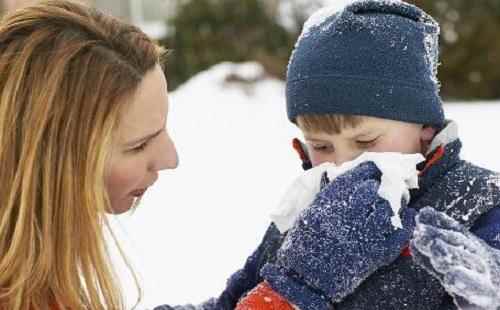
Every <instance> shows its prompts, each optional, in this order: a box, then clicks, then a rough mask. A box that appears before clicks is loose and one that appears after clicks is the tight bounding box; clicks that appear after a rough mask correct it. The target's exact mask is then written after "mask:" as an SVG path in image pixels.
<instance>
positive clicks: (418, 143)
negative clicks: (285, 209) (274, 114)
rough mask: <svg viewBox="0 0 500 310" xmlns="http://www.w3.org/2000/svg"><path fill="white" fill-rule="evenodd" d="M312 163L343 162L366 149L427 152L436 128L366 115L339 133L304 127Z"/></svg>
mask: <svg viewBox="0 0 500 310" xmlns="http://www.w3.org/2000/svg"><path fill="white" fill-rule="evenodd" d="M302 132H303V134H304V138H305V141H306V144H307V148H308V152H309V157H310V160H311V163H312V165H313V166H317V165H320V164H322V163H324V162H332V163H335V164H336V165H340V164H342V163H344V162H347V161H351V160H353V159H355V158H356V157H358V156H359V155H361V154H362V153H364V152H398V153H404V154H415V153H421V154H425V152H426V150H427V148H428V146H429V144H430V142H431V140H432V138H433V137H434V134H435V129H433V128H432V127H425V128H424V126H422V125H419V124H413V123H406V122H399V121H393V120H388V119H382V118H376V117H363V121H362V122H361V123H360V124H359V125H358V126H356V127H355V128H344V129H343V130H342V131H341V132H340V133H339V134H328V133H324V132H306V131H304V130H302Z"/></svg>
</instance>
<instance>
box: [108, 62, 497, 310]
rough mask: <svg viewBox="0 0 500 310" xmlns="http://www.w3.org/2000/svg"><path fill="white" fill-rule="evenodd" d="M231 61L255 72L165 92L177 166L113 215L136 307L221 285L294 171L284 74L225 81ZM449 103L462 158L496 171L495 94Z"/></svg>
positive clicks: (203, 293) (212, 77) (252, 243)
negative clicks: (140, 293) (136, 282)
mask: <svg viewBox="0 0 500 310" xmlns="http://www.w3.org/2000/svg"><path fill="white" fill-rule="evenodd" d="M235 70H243V72H244V74H250V75H256V76H258V75H259V68H258V67H255V66H253V65H252V64H249V65H248V66H247V67H244V68H243V69H242V68H241V67H232V66H231V65H230V64H222V65H218V66H216V67H215V68H212V69H211V70H209V71H208V72H204V73H202V74H200V75H198V76H197V77H195V78H194V79H192V80H191V81H189V82H188V83H187V84H185V85H184V86H183V87H181V88H180V89H179V90H177V91H176V92H174V93H172V94H171V98H170V100H171V113H170V115H169V120H168V127H169V130H170V131H171V132H172V136H173V139H174V140H175V142H176V145H177V148H178V151H179V155H180V166H179V168H178V169H177V170H176V171H166V172H163V173H162V174H161V177H160V179H159V181H158V182H157V183H156V185H155V186H154V187H153V188H151V189H150V191H148V193H147V194H146V196H145V197H144V199H143V203H142V205H141V206H140V207H139V208H138V209H137V210H136V211H135V213H133V214H127V215H122V216H120V217H118V218H117V219H116V220H115V222H114V226H115V229H116V232H117V234H118V236H119V239H120V240H121V241H122V243H123V245H124V247H125V250H126V251H127V253H128V254H129V257H130V259H131V260H132V262H133V265H134V268H135V270H136V271H137V272H138V273H139V274H140V277H141V283H142V287H143V289H144V300H143V303H141V305H140V306H139V307H138V309H141V310H143V309H150V308H152V306H153V305H158V304H160V303H169V304H182V303H188V302H191V303H198V302H201V301H203V300H205V299H207V298H209V297H211V296H215V295H217V294H218V293H219V292H220V291H221V290H222V288H223V287H224V284H225V281H226V279H227V277H228V276H229V275H230V274H231V273H232V272H234V271H235V270H237V269H238V268H240V267H241V266H242V264H243V263H244V261H245V259H246V257H247V256H248V255H249V254H250V253H251V252H252V251H253V249H254V248H255V247H256V246H257V244H258V243H259V241H260V238H261V237H262V235H263V233H264V230H265V229H266V227H267V225H268V224H269V220H268V214H269V212H270V210H271V209H272V208H274V207H275V206H276V204H277V203H278V202H279V200H280V196H281V195H282V193H283V192H284V191H285V189H286V187H287V186H288V185H289V183H290V182H291V180H293V179H294V178H295V177H296V176H297V174H298V173H300V163H299V160H298V159H297V158H296V156H295V153H294V151H293V150H292V148H291V146H290V141H291V139H292V138H293V137H295V136H300V133H299V132H298V130H297V129H296V128H294V126H292V125H291V124H290V123H289V122H288V121H287V119H286V113H285V102H284V97H283V93H284V86H283V84H282V83H281V82H279V81H275V80H265V81H263V82H260V83H257V84H256V85H253V86H246V87H242V86H241V85H231V84H226V83H224V82H223V80H224V76H225V75H226V74H227V72H231V71H235ZM445 109H446V113H447V117H448V118H451V119H454V120H456V121H458V124H459V126H460V133H461V137H462V140H463V143H464V153H463V154H464V158H466V159H469V160H472V161H474V162H475V163H477V164H480V165H482V166H485V167H487V168H491V169H494V170H498V171H500V160H499V159H498V154H500V142H498V139H497V138H498V133H499V132H500V123H498V117H499V116H500V102H496V103H494V102H493V103H481V102H477V103H473V104H462V103H447V104H446V106H445ZM117 268H118V270H119V273H120V276H121V278H123V280H122V282H123V285H124V287H125V290H126V293H127V297H128V298H129V299H130V300H131V302H132V301H133V300H134V298H135V293H134V290H133V289H132V286H131V283H130V279H129V277H127V275H126V274H125V273H124V272H123V266H122V265H121V263H120V262H119V261H118V260H117Z"/></svg>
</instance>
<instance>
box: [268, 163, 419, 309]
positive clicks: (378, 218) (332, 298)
mask: <svg viewBox="0 0 500 310" xmlns="http://www.w3.org/2000/svg"><path fill="white" fill-rule="evenodd" d="M380 177H381V172H380V170H379V169H378V168H377V166H376V165H375V164H374V163H373V162H365V163H362V164H360V165H359V166H358V167H356V168H355V169H353V170H350V171H348V172H346V173H345V174H343V175H341V176H339V177H337V178H336V179H335V180H334V181H333V182H331V183H330V184H328V185H326V186H325V187H324V188H323V189H322V190H321V191H320V193H319V194H318V195H317V196H316V198H315V200H314V202H313V203H312V205H311V206H310V207H309V208H307V209H306V210H304V211H303V212H302V213H301V215H300V216H299V218H298V219H297V221H296V223H295V226H294V227H293V228H292V229H291V230H290V231H289V232H288V235H287V237H286V238H285V241H284V243H283V245H282V247H281V248H280V250H279V251H278V254H277V260H276V262H275V263H274V264H267V265H266V266H264V268H263V269H262V271H261V274H262V275H263V277H264V279H266V280H267V281H268V282H269V283H270V285H271V287H272V288H273V289H274V290H276V291H277V292H279V293H280V294H281V295H283V296H284V297H285V298H287V299H288V300H289V301H290V302H291V303H293V304H295V305H296V306H298V307H299V308H301V309H329V308H330V307H331V302H338V301H341V300H342V299H343V298H344V297H345V296H347V295H348V294H351V293H352V292H353V291H354V290H355V289H356V287H357V286H358V285H359V284H360V283H361V282H362V281H364V280H365V279H366V278H367V277H368V276H370V275H371V274H372V273H373V272H374V271H376V270H377V269H378V268H380V267H382V266H385V265H388V264H390V263H392V262H393V261H394V260H395V259H396V258H397V257H398V256H399V255H400V254H401V250H402V249H403V248H404V247H405V246H406V245H407V244H408V242H409V239H410V236H411V234H412V231H413V227H414V217H415V213H416V212H415V210H413V209H410V208H406V207H403V208H402V212H401V214H400V215H401V219H402V223H403V229H396V228H394V227H393V226H392V224H391V216H393V215H394V214H393V211H392V209H391V207H390V205H389V202H388V201H387V200H385V199H383V198H381V197H380V196H379V195H378V194H377V192H378V188H379V186H380Z"/></svg>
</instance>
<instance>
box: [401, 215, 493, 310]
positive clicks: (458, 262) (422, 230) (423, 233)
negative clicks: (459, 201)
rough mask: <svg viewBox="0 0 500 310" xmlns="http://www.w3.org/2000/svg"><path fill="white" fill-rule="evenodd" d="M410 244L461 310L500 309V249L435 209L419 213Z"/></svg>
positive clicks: (415, 256)
mask: <svg viewBox="0 0 500 310" xmlns="http://www.w3.org/2000/svg"><path fill="white" fill-rule="evenodd" d="M416 221H417V224H416V229H415V235H414V238H413V239H412V241H411V243H410V246H411V250H412V254H413V257H414V259H415V261H416V262H417V263H418V264H420V265H421V266H422V267H424V268H425V269H426V270H427V271H429V272H430V273H431V274H432V275H434V276H435V277H436V278H437V279H439V281H440V282H441V284H442V285H443V287H444V288H445V289H446V290H447V291H448V293H449V294H450V295H452V296H453V298H454V301H455V304H456V305H457V306H458V307H459V308H460V309H478V310H480V309H484V310H486V309H500V293H499V292H500V251H498V250H496V249H494V248H492V247H490V246H489V245H488V244H486V243H485V242H484V241H483V240H481V239H479V238H478V237H476V236H475V235H474V234H472V233H471V232H469V231H468V229H467V228H466V227H464V226H463V225H461V224H459V223H458V222H456V221H455V220H453V219H452V218H451V217H448V216H447V215H446V214H444V213H442V212H438V211H436V210H434V209H432V208H429V207H427V208H424V209H422V210H421V211H420V212H419V214H418V215H417V220H416Z"/></svg>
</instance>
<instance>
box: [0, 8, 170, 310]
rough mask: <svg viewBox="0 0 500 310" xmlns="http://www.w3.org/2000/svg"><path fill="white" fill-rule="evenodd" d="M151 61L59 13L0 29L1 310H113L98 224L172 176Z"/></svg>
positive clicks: (96, 18) (115, 35) (12, 20)
mask: <svg viewBox="0 0 500 310" xmlns="http://www.w3.org/2000/svg"><path fill="white" fill-rule="evenodd" d="M162 53H163V51H162V50H161V48H159V47H158V46H157V45H155V44H154V43H153V42H152V41H151V40H150V39H149V38H148V37H147V36H146V35H145V34H143V33H142V32H141V31H140V30H139V29H138V28H136V27H133V26H130V25H125V24H123V23H120V22H119V21H117V20H115V19H112V18H110V17H108V16H105V15H103V14H101V13H99V12H98V11H96V10H93V9H89V8H87V7H85V6H82V5H78V4H74V3H70V2H67V1H62V0H53V1H46V2H43V3H41V4H39V5H36V6H31V7H27V8H24V9H22V10H19V11H16V12H14V13H13V14H12V15H9V16H6V17H4V19H3V20H2V23H1V25H0V74H1V77H0V163H1V165H2V166H1V167H2V168H1V169H0V184H2V185H1V187H0V197H2V203H1V205H0V308H2V309H63V308H64V309H66V308H68V309H83V308H85V309H123V308H124V305H123V301H122V298H121V294H120V291H119V289H118V284H117V283H116V277H115V275H114V273H113V271H112V268H111V264H110V259H109V255H108V252H107V249H106V245H105V240H104V229H105V228H108V229H109V226H108V223H107V222H106V217H105V214H106V213H122V212H125V211H127V210H129V209H130V208H132V207H133V206H134V203H135V202H136V201H137V200H138V199H140V197H141V196H142V195H143V194H144V192H145V191H146V190H147V188H148V187H149V186H151V185H152V184H153V183H154V182H155V181H156V179H157V176H158V171H160V170H163V169H174V168H176V166H177V153H176V149H175V147H174V144H173V142H172V140H171V138H170V137H169V135H168V133H167V130H166V118H167V114H168V100H167V86H166V81H165V76H164V74H163V72H162V70H161V67H160V58H161V56H162Z"/></svg>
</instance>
